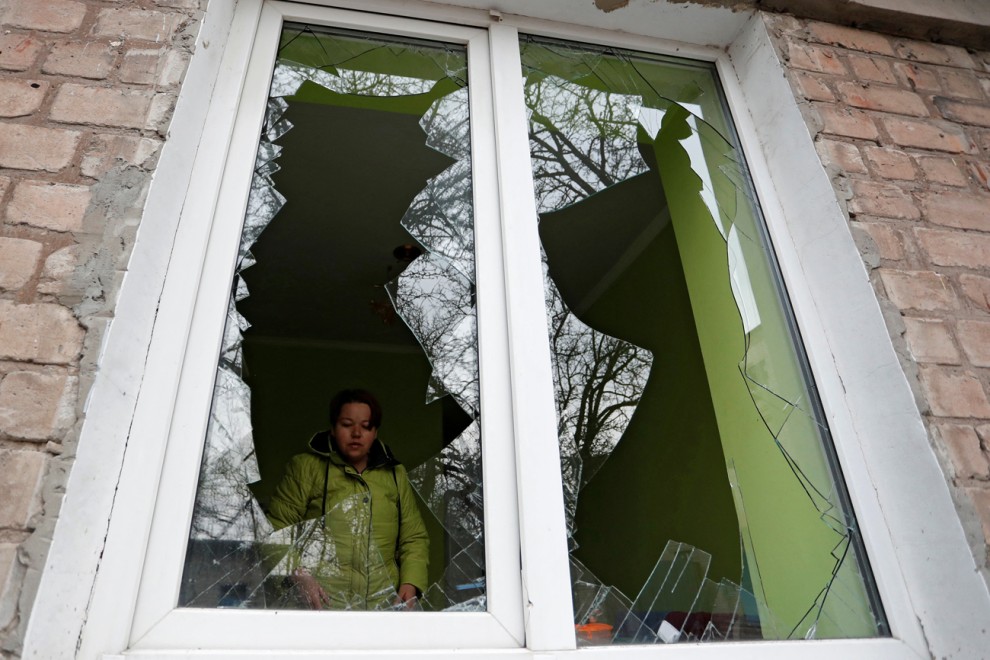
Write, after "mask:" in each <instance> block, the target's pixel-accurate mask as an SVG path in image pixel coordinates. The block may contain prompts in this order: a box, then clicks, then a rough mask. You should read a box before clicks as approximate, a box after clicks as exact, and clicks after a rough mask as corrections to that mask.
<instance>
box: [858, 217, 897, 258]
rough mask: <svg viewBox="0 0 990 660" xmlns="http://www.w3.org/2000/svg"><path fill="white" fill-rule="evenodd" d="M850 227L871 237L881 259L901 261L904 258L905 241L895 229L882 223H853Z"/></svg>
mask: <svg viewBox="0 0 990 660" xmlns="http://www.w3.org/2000/svg"><path fill="white" fill-rule="evenodd" d="M850 225H851V226H853V227H856V228H859V229H862V230H863V231H865V232H866V233H867V234H869V235H870V238H872V239H873V242H874V243H875V244H876V246H877V250H879V252H880V258H881V259H889V260H891V261H899V260H901V259H903V258H904V239H903V238H902V237H901V235H900V234H899V233H898V232H897V230H895V229H894V228H892V227H889V226H887V225H885V224H883V223H880V222H859V221H853V222H851V223H850Z"/></svg>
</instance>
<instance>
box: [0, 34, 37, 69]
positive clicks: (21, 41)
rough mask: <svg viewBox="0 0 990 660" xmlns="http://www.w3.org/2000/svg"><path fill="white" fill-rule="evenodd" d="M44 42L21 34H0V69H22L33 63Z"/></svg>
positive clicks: (29, 66) (28, 67)
mask: <svg viewBox="0 0 990 660" xmlns="http://www.w3.org/2000/svg"><path fill="white" fill-rule="evenodd" d="M43 45H44V42H42V41H40V40H38V39H36V38H35V37H28V36H25V35H23V34H3V35H0V69H6V70H8V71H24V70H26V69H30V68H31V67H32V66H33V65H34V61H35V60H36V59H37V58H38V53H40V52H41V47H42V46H43Z"/></svg>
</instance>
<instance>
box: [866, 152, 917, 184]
mask: <svg viewBox="0 0 990 660" xmlns="http://www.w3.org/2000/svg"><path fill="white" fill-rule="evenodd" d="M863 151H864V153H865V154H866V159H867V160H868V161H869V162H870V165H871V166H872V167H873V170H874V171H875V172H876V173H877V174H879V175H880V176H881V177H883V178H884V179H898V180H902V181H913V180H915V179H917V178H918V177H917V174H916V172H915V169H914V161H913V160H912V159H911V157H910V156H908V155H907V154H906V153H904V152H903V151H898V150H897V149H892V148H890V147H874V146H866V147H863Z"/></svg>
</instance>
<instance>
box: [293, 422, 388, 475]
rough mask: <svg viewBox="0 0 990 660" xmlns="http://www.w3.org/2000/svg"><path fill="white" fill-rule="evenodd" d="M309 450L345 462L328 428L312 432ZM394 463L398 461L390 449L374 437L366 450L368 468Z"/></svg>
mask: <svg viewBox="0 0 990 660" xmlns="http://www.w3.org/2000/svg"><path fill="white" fill-rule="evenodd" d="M309 450H310V451H311V452H313V453H314V454H317V455H319V456H322V457H323V458H329V459H331V460H333V461H334V462H339V463H346V462H347V461H345V460H344V458H343V456H341V455H340V451H339V450H338V449H337V441H336V440H334V439H333V436H331V435H330V431H329V430H327V431H320V432H318V433H315V434H313V437H312V438H310V439H309ZM396 465H399V461H398V460H396V458H395V456H394V455H393V454H392V450H391V449H389V448H388V445H386V444H385V443H384V442H382V441H381V440H379V439H378V438H375V441H374V442H373V443H372V444H371V451H369V452H368V468H380V467H394V466H396Z"/></svg>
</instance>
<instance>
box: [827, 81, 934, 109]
mask: <svg viewBox="0 0 990 660" xmlns="http://www.w3.org/2000/svg"><path fill="white" fill-rule="evenodd" d="M837 88H838V90H839V95H840V96H841V97H842V99H843V100H845V102H846V103H848V104H849V105H851V106H853V107H856V108H862V109H864V110H877V111H879V112H890V113H894V114H899V115H912V116H914V117H927V116H928V108H926V107H925V102H924V101H922V100H921V97H920V96H918V95H917V94H915V93H914V92H909V91H907V90H903V89H897V88H896V87H883V86H880V85H875V84H869V83H867V84H863V83H858V82H848V81H846V82H841V83H839V84H838V85H837Z"/></svg>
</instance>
